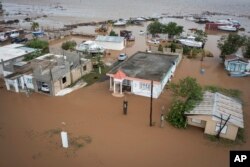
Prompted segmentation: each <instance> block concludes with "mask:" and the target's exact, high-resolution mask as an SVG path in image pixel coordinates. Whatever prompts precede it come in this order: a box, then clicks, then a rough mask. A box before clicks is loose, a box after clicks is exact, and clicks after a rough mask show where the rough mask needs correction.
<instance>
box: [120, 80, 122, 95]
mask: <svg viewBox="0 0 250 167" xmlns="http://www.w3.org/2000/svg"><path fill="white" fill-rule="evenodd" d="M120 94H122V82H120Z"/></svg>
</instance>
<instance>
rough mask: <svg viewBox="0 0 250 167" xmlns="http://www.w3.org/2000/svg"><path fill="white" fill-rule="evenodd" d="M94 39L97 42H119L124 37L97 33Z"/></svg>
mask: <svg viewBox="0 0 250 167" xmlns="http://www.w3.org/2000/svg"><path fill="white" fill-rule="evenodd" d="M95 41H99V42H114V43H121V42H123V41H124V37H119V36H102V35H98V36H97V37H96V39H95Z"/></svg>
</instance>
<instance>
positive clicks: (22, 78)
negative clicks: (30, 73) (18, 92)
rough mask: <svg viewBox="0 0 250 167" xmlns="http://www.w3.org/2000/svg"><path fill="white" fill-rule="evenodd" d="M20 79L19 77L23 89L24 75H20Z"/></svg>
mask: <svg viewBox="0 0 250 167" xmlns="http://www.w3.org/2000/svg"><path fill="white" fill-rule="evenodd" d="M20 79H21V86H22V89H24V77H23V76H22V77H20Z"/></svg>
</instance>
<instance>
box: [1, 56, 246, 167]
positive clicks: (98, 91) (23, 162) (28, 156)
mask: <svg viewBox="0 0 250 167" xmlns="http://www.w3.org/2000/svg"><path fill="white" fill-rule="evenodd" d="M200 63H201V62H200V61H199V60H190V59H186V58H184V59H183V61H182V62H181V64H180V65H179V67H178V68H177V71H176V74H175V78H174V80H173V82H176V81H178V80H179V79H181V78H184V77H187V76H191V77H195V78H196V79H197V80H198V82H199V83H201V84H202V85H216V86H222V87H225V88H232V89H239V90H241V91H242V92H243V95H242V97H243V100H244V106H243V110H244V113H245V115H244V116H245V117H244V120H245V127H246V136H247V142H246V143H245V144H242V145H236V146H224V145H219V144H216V143H213V142H211V141H210V140H209V139H207V138H205V137H204V135H203V130H202V129H200V128H194V127H191V126H189V127H188V128H187V129H186V130H181V129H176V128H173V127H172V126H171V125H169V124H168V123H165V126H164V128H160V113H161V108H162V106H165V108H166V111H167V110H168V108H169V104H170V102H171V95H170V92H168V91H167V90H165V91H164V92H163V94H162V95H161V96H160V98H159V99H157V100H154V101H153V121H154V122H155V123H156V125H155V126H154V127H149V105H150V99H149V98H146V97H140V96H134V95H126V97H127V100H128V115H126V116H125V115H123V114H122V100H123V98H117V97H113V96H112V95H111V93H112V92H110V91H109V81H105V82H100V83H96V84H94V85H92V86H89V87H85V88H82V89H80V90H77V91H75V92H73V93H71V94H69V95H66V96H64V97H48V96H45V95H41V94H37V93H33V94H32V95H31V96H30V97H26V96H25V94H24V93H19V94H17V93H13V92H8V91H6V89H3V88H1V89H0V148H1V149H0V166H3V167H13V166H20V167H27V166H36V167H44V166H61V167H66V166H74V167H80V166H91V167H105V166H106V167H117V166H120V167H123V166H124V167H127V166H131V167H138V166H144V167H152V166H158V167H165V166H176V167H181V166H187V167H191V166H192V167H193V166H195V167H196V166H200V165H201V164H202V166H203V167H211V166H214V167H227V166H229V151H230V150H247V149H249V148H250V138H249V134H250V133H249V132H250V131H249V125H250V124H249V120H250V113H249V111H250V105H249V101H250V89H249V82H250V78H249V77H245V78H231V77H229V76H228V75H227V74H226V72H225V71H224V69H223V65H222V64H221V63H220V61H219V59H218V57H214V58H205V59H204V62H203V67H204V68H205V70H206V72H205V74H204V75H201V74H200V66H201V64H200ZM58 128H61V129H64V130H66V131H67V132H68V133H69V139H70V140H73V139H74V138H75V137H78V136H89V137H90V138H91V139H92V142H91V143H89V144H85V145H84V146H83V147H80V148H75V149H72V147H73V145H70V149H69V150H65V149H62V148H61V141H60V137H59V134H55V136H54V137H51V136H48V134H47V133H46V132H48V131H49V132H54V131H55V129H58Z"/></svg>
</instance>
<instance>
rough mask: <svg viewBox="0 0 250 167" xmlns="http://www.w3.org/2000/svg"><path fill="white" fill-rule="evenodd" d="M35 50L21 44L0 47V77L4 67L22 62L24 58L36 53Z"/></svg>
mask: <svg viewBox="0 0 250 167" xmlns="http://www.w3.org/2000/svg"><path fill="white" fill-rule="evenodd" d="M36 51H37V49H33V48H29V47H25V46H24V45H23V44H10V45H6V46H2V47H0V77H3V75H4V73H3V71H4V70H3V68H4V66H9V65H10V64H15V63H18V62H20V61H22V60H23V59H24V58H25V56H27V55H29V54H30V53H33V52H36Z"/></svg>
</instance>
